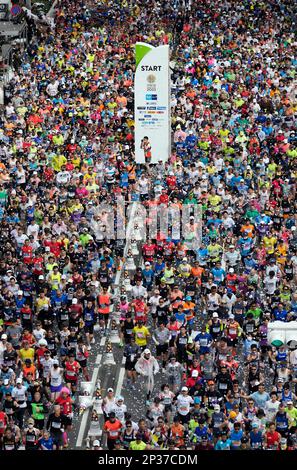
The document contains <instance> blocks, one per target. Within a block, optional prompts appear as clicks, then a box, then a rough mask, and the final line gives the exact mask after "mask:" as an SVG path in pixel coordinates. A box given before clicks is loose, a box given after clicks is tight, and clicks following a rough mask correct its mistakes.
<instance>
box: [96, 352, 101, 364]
mask: <svg viewBox="0 0 297 470" xmlns="http://www.w3.org/2000/svg"><path fill="white" fill-rule="evenodd" d="M101 359H102V354H98V355H97V357H96V361H95V364H100V363H101Z"/></svg>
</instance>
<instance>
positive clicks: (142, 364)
mask: <svg viewBox="0 0 297 470" xmlns="http://www.w3.org/2000/svg"><path fill="white" fill-rule="evenodd" d="M135 370H136V372H138V374H141V375H144V376H146V377H152V376H153V375H155V374H157V373H158V372H159V370H160V367H159V364H158V361H157V360H156V359H155V358H154V357H153V356H151V357H150V358H149V359H146V358H145V357H144V353H142V354H141V356H140V358H139V359H138V361H137V362H136V364H135Z"/></svg>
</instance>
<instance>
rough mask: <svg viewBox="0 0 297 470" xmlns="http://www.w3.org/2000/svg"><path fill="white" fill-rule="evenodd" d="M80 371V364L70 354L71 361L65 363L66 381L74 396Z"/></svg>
mask: <svg viewBox="0 0 297 470" xmlns="http://www.w3.org/2000/svg"><path fill="white" fill-rule="evenodd" d="M79 370H80V365H79V363H78V362H77V361H76V360H75V357H74V354H73V353H70V354H69V360H68V361H66V362H65V381H66V383H67V387H69V388H71V390H72V393H73V394H74V393H75V392H76V387H77V381H78V373H79Z"/></svg>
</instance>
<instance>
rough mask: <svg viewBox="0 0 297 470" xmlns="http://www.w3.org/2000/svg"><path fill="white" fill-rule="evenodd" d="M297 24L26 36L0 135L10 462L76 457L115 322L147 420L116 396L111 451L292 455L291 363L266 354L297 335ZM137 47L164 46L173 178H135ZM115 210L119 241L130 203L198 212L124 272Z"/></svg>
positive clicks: (73, 23)
mask: <svg viewBox="0 0 297 470" xmlns="http://www.w3.org/2000/svg"><path fill="white" fill-rule="evenodd" d="M291 7H292V2H289V1H283V2H282V1H278V0H267V1H265V2H261V1H257V0H244V1H242V2H238V1H236V0H235V1H232V0H226V1H222V2H215V1H213V0H204V1H203V2H195V1H193V2H187V1H186V2H183V1H178V0H175V1H173V0H172V1H166V0H164V1H161V0H159V1H157V0H147V1H145V2H142V1H133V2H130V1H128V0H123V1H110V2H108V1H97V2H96V1H93V0H90V1H86V2H80V1H78V2H72V1H67V0H66V1H63V2H58V5H57V11H56V16H55V28H54V30H52V29H50V28H49V27H45V26H44V27H42V28H37V30H36V31H35V34H34V36H33V39H32V40H31V42H30V43H29V45H28V47H27V49H26V51H25V53H24V55H23V57H22V58H21V61H20V67H19V68H18V69H17V70H15V75H14V77H13V79H12V80H11V81H10V82H9V84H8V86H7V89H6V97H7V102H6V105H5V107H4V110H3V113H2V114H1V117H0V121H1V122H0V219H1V231H0V239H1V247H0V250H1V259H0V283H1V285H0V332H1V341H0V365H1V370H0V400H1V411H0V445H1V448H2V450H14V449H18V448H22V447H24V448H25V449H43V450H55V449H57V450H59V449H63V448H66V447H67V446H68V437H69V436H68V434H69V433H71V425H72V420H73V413H75V412H76V411H77V410H76V400H77V394H78V388H79V387H78V385H79V382H80V380H82V379H83V380H85V381H89V380H90V375H91V373H92V371H91V370H90V371H89V370H88V364H87V361H88V356H89V354H90V351H91V350H92V347H93V345H94V343H95V341H98V340H99V338H100V337H103V336H104V335H106V336H107V337H108V334H109V328H110V322H109V320H110V313H111V312H112V310H113V312H115V311H116V312H119V313H120V325H119V334H120V344H119V346H118V347H122V351H123V354H124V357H125V358H126V363H125V369H126V381H125V384H124V387H125V390H126V391H127V392H128V393H130V392H131V393H132V395H133V393H135V384H136V383H140V382H141V381H142V382H141V383H142V384H143V393H144V394H146V396H145V400H146V409H147V412H146V414H145V415H144V416H133V415H132V416H131V413H130V412H129V409H127V406H126V405H125V404H124V402H123V397H121V396H115V395H114V391H113V389H109V390H108V391H106V392H105V393H104V400H103V405H102V406H103V412H104V418H105V424H104V426H103V429H102V431H103V436H106V438H107V447H108V449H110V450H113V449H132V450H137V449H139V450H143V449H152V448H159V449H176V450H178V449H185V448H190V449H197V450H212V449H214V450H229V449H231V450H235V449H238V450H240V449H268V450H273V449H279V450H280V449H281V450H285V449H287V450H294V449H297V406H296V405H297V404H296V384H297V351H296V350H294V349H292V350H290V349H288V348H287V347H284V346H282V347H279V348H276V347H272V346H270V345H269V344H268V342H267V325H268V323H269V322H270V321H275V320H280V321H283V322H289V321H292V320H296V318H297V293H296V278H297V230H296V227H297V219H296V180H295V176H296V156H297V147H296V141H297V137H296V130H295V116H296V108H297V100H296V65H297V60H296V56H295V51H296V37H295V33H296V24H295V22H294V19H295V17H294V14H293V13H294V12H293V11H292V9H291ZM137 41H144V42H148V43H150V44H153V45H155V46H157V45H161V44H169V45H170V49H171V67H172V95H171V113H172V153H171V157H170V159H169V161H168V162H162V161H159V162H158V163H157V164H152V163H150V153H149V152H148V153H147V154H146V156H147V158H146V164H137V163H135V161H134V150H133V149H134V141H133V135H134V121H133V115H134V102H133V80H134V70H135V65H134V62H135V58H134V45H135V42H137ZM147 146H148V143H146V147H147ZM146 151H147V148H146ZM119 198H120V199H121V200H122V201H124V202H125V207H126V210H124V211H123V213H119V212H118V211H117V215H116V216H115V222H116V227H117V226H119V225H120V224H121V223H122V222H121V221H122V220H123V219H125V220H126V221H127V222H128V220H129V207H130V206H131V203H138V202H139V203H141V204H142V205H143V207H145V208H151V209H152V208H156V207H160V206H161V207H162V208H163V209H164V210H165V209H166V208H167V209H168V210H169V212H170V211H173V212H172V214H174V213H175V214H176V212H174V211H176V210H177V211H178V212H179V211H181V210H182V208H183V207H184V206H185V205H188V206H189V207H191V210H192V212H191V210H190V212H189V217H188V220H187V221H186V227H185V231H184V235H183V236H180V237H178V235H177V232H178V230H177V231H176V230H174V229H175V228H176V219H175V217H171V219H169V220H170V225H169V232H168V233H167V234H166V235H164V233H162V232H161V231H160V232H159V233H158V234H157V236H156V237H155V238H154V239H150V238H147V239H146V240H144V241H142V242H141V241H138V242H137V243H136V242H135V246H134V251H133V248H131V250H129V251H128V254H127V257H126V258H125V259H124V248H125V244H126V240H125V239H124V238H120V239H117V238H116V237H114V238H111V237H109V236H107V232H108V230H109V228H108V227H109V222H110V220H114V214H113V213H111V212H110V208H113V207H116V206H117V201H118V199H119ZM103 203H105V204H106V208H104V207H103V205H102V204H103ZM195 207H196V208H197V209H198V212H199V213H200V215H201V220H202V223H201V220H197V218H196V216H195V214H196V212H195V211H194V209H195ZM191 214H192V215H191ZM121 218H123V219H121ZM148 219H149V218H148ZM147 222H148V225H149V220H147ZM198 239H199V244H197V243H195V241H196V240H198ZM118 268H120V269H122V272H123V274H122V277H121V284H120V294H119V295H116V294H115V289H114V280H115V276H116V273H117V269H118ZM94 330H95V331H94ZM154 376H156V377H157V378H158V383H160V382H161V387H159V386H158V387H157V386H156V384H155V383H154ZM104 446H105V444H103V440H102V442H101V443H100V442H99V441H98V440H97V439H96V440H94V441H93V442H92V448H93V449H100V448H102V447H104Z"/></svg>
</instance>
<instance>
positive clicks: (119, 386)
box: [115, 367, 125, 396]
mask: <svg viewBox="0 0 297 470" xmlns="http://www.w3.org/2000/svg"><path fill="white" fill-rule="evenodd" d="M124 378H125V369H124V367H121V369H120V373H119V379H118V383H117V388H116V393H115V394H116V396H118V395H120V394H121V391H122V386H123V382H124Z"/></svg>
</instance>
